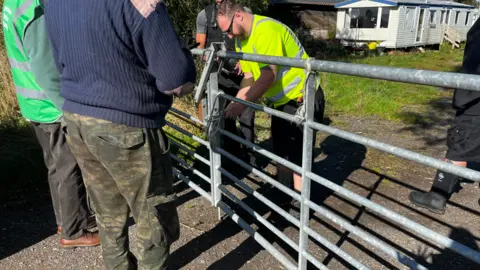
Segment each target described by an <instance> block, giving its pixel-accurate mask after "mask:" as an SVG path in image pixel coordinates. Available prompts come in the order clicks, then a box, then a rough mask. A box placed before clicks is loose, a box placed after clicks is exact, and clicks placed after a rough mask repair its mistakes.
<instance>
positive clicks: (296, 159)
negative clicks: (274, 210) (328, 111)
mask: <svg viewBox="0 0 480 270" xmlns="http://www.w3.org/2000/svg"><path fill="white" fill-rule="evenodd" d="M301 105H302V104H301V103H298V102H297V101H295V100H291V101H290V102H288V103H287V104H285V105H282V106H279V107H277V108H276V109H277V110H279V111H282V112H285V113H288V114H291V115H295V113H296V112H297V109H298V108H299V107H300V106H301ZM324 112H325V97H324V93H323V90H322V88H321V87H319V88H318V89H317V91H316V92H315V101H314V119H315V122H320V123H321V122H322V121H323V117H324ZM314 134H316V133H315V132H314ZM315 141H316V136H315V135H314V136H313V145H315ZM272 142H273V151H274V152H275V154H276V155H278V156H280V157H282V158H284V159H286V160H288V161H290V162H292V163H295V164H296V165H298V166H302V155H303V126H297V124H296V123H292V122H289V121H287V120H285V119H282V118H279V117H275V116H273V117H272ZM313 148H314V147H312V152H313V150H314V149H313ZM312 162H313V155H312ZM277 180H278V181H280V182H281V183H282V184H284V185H285V186H288V187H292V184H293V172H291V171H290V170H288V171H285V172H277Z"/></svg>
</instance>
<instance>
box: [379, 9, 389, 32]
mask: <svg viewBox="0 0 480 270" xmlns="http://www.w3.org/2000/svg"><path fill="white" fill-rule="evenodd" d="M389 18H390V9H389V8H385V7H383V8H382V19H381V20H382V21H381V22H380V28H388V19H389Z"/></svg>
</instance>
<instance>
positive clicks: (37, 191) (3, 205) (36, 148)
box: [0, 120, 56, 260]
mask: <svg viewBox="0 0 480 270" xmlns="http://www.w3.org/2000/svg"><path fill="white" fill-rule="evenodd" d="M0 185H1V188H0V260H2V259H4V258H6V257H9V256H11V255H13V254H15V253H17V252H19V251H21V250H23V249H25V248H28V247H30V246H31V245H34V244H36V243H38V242H40V241H42V240H44V239H45V238H47V237H49V236H51V235H53V234H55V233H56V224H55V216H54V213H53V208H52V203H51V199H50V193H49V188H48V182H47V170H46V167H45V163H44V161H43V156H42V151H41V148H40V145H39V144H38V142H37V139H36V137H35V135H34V133H33V131H32V130H31V129H30V128H29V126H28V125H26V124H20V122H18V121H15V120H12V121H11V122H10V123H5V122H4V123H2V125H1V126H0Z"/></svg>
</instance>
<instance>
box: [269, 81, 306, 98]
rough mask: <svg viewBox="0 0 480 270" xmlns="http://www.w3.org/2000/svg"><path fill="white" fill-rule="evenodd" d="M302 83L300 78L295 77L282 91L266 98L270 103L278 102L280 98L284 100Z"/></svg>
mask: <svg viewBox="0 0 480 270" xmlns="http://www.w3.org/2000/svg"><path fill="white" fill-rule="evenodd" d="M301 82H302V79H301V78H300V77H296V78H295V79H294V80H293V81H292V82H290V83H289V84H287V86H285V87H284V88H283V89H282V91H280V92H279V93H277V94H276V95H275V96H273V97H269V98H267V100H268V102H270V103H275V102H277V101H279V100H281V99H282V98H284V97H285V96H286V95H287V94H288V93H289V92H290V91H292V90H293V89H295V87H297V85H298V84H299V83H301Z"/></svg>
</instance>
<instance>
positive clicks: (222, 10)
mask: <svg viewBox="0 0 480 270" xmlns="http://www.w3.org/2000/svg"><path fill="white" fill-rule="evenodd" d="M237 11H245V9H244V8H243V5H242V4H239V3H237V2H236V1H234V0H224V1H223V2H222V3H221V4H220V5H219V6H218V11H217V15H222V16H226V17H232V16H233V15H234V14H235V12H237Z"/></svg>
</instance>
